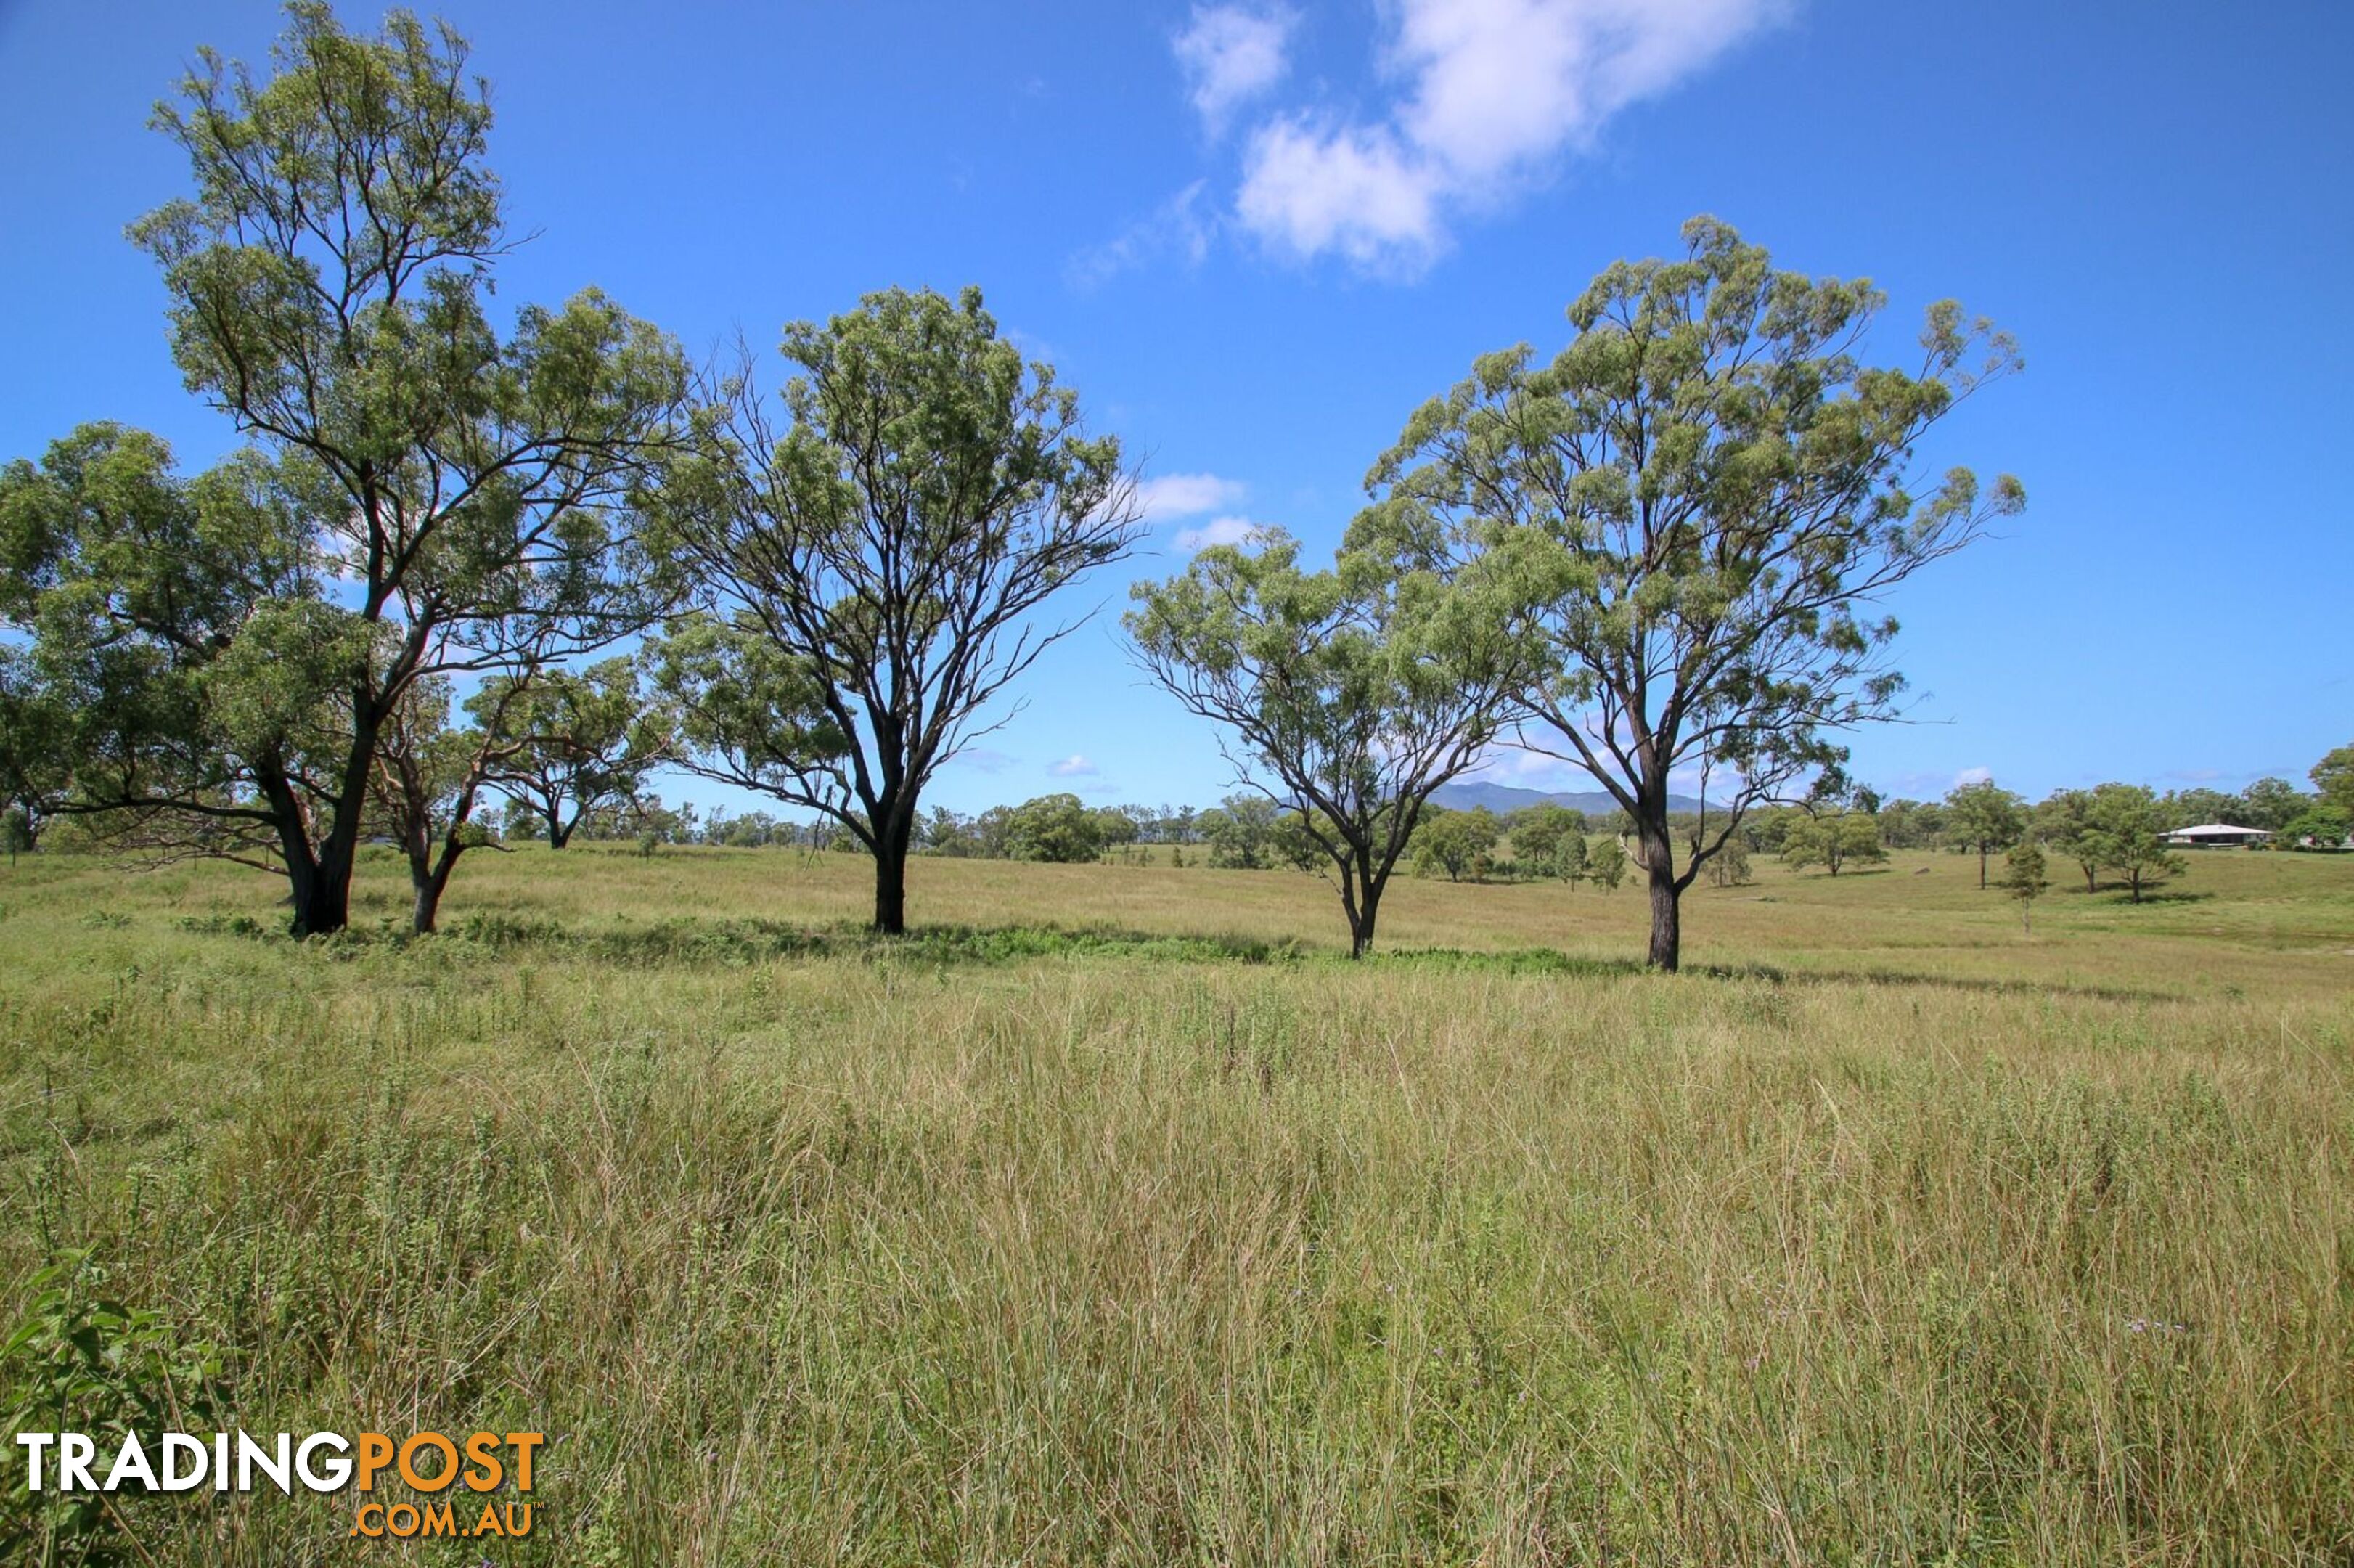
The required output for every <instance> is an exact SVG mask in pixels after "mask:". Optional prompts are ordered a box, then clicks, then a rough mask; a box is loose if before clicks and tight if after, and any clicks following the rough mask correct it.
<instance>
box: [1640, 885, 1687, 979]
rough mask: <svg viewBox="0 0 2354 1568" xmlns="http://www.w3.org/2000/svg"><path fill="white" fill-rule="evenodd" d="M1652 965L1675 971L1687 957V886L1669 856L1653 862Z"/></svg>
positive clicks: (1649, 960)
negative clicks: (1678, 879)
mask: <svg viewBox="0 0 2354 1568" xmlns="http://www.w3.org/2000/svg"><path fill="white" fill-rule="evenodd" d="M1650 872H1651V951H1650V956H1649V959H1647V960H1646V961H1647V962H1649V965H1650V966H1651V968H1653V969H1663V970H1665V971H1667V972H1668V973H1670V974H1672V973H1674V972H1675V970H1676V968H1677V966H1678V965H1679V964H1680V963H1681V962H1682V959H1683V889H1681V888H1680V887H1678V886H1677V885H1676V874H1675V871H1674V869H1673V868H1672V867H1671V866H1670V865H1669V864H1668V863H1666V860H1665V857H1661V858H1660V859H1658V860H1654V861H1653V862H1652V863H1651V867H1650Z"/></svg>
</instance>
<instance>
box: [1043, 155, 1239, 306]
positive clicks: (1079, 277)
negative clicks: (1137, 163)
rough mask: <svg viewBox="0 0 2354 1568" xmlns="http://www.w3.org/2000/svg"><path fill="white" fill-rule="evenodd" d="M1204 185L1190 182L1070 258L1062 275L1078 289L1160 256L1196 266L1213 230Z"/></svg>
mask: <svg viewBox="0 0 2354 1568" xmlns="http://www.w3.org/2000/svg"><path fill="white" fill-rule="evenodd" d="M1209 187H1210V182H1209V181H1207V180H1205V179H1204V180H1195V181H1194V182H1193V184H1192V185H1187V186H1186V187H1185V188H1184V189H1183V190H1182V191H1179V192H1178V193H1177V194H1176V195H1175V196H1171V197H1170V198H1169V199H1168V200H1167V201H1164V202H1162V203H1161V205H1160V206H1159V207H1154V208H1153V209H1152V211H1151V212H1150V214H1149V215H1147V216H1146V217H1141V218H1139V219H1138V220H1137V221H1136V222H1134V223H1132V224H1130V225H1129V226H1128V227H1127V228H1124V229H1122V230H1120V232H1119V233H1118V234H1117V235H1114V236H1113V237H1112V238H1109V239H1107V240H1105V241H1104V242H1103V243H1102V244H1101V245H1096V246H1090V247H1089V248H1087V249H1085V250H1082V251H1080V252H1079V253H1078V254H1077V255H1076V256H1073V257H1072V258H1071V259H1070V261H1069V262H1068V264H1067V265H1066V267H1065V268H1064V272H1065V274H1066V276H1067V277H1068V278H1069V279H1070V281H1071V282H1072V283H1073V284H1075V285H1076V286H1077V287H1079V288H1081V289H1094V288H1097V287H1098V286H1100V285H1101V284H1103V283H1104V282H1106V281H1108V280H1110V279H1112V278H1115V277H1117V276H1119V274H1120V273H1122V272H1125V271H1127V270H1129V269H1130V268H1132V267H1141V266H1144V265H1146V264H1147V263H1148V262H1152V261H1158V260H1161V258H1162V257H1164V256H1177V257H1182V259H1183V260H1184V261H1185V263H1186V265H1188V266H1199V265H1200V264H1201V261H1202V259H1203V258H1204V257H1205V256H1207V255H1208V254H1209V253H1210V240H1211V238H1212V237H1213V236H1214V235H1215V234H1216V233H1217V227H1218V226H1217V216H1216V214H1215V213H1214V212H1213V211H1212V210H1211V203H1210V200H1209V196H1208V193H1209Z"/></svg>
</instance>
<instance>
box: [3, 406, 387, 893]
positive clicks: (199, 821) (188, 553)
mask: <svg viewBox="0 0 2354 1568" xmlns="http://www.w3.org/2000/svg"><path fill="white" fill-rule="evenodd" d="M321 576H322V563H321V562H320V560H319V558H318V555H317V552H316V550H315V549H314V548H313V544H312V541H311V540H310V539H309V537H308V535H307V534H306V532H305V530H304V528H303V527H302V523H301V520H300V506H299V503H298V502H297V500H296V498H294V497H293V496H292V495H290V494H289V493H288V492H287V490H286V488H285V487H284V485H283V484H282V483H281V475H280V473H279V471H277V470H276V469H275V468H274V467H273V466H272V465H270V463H269V462H267V461H265V460H263V459H262V458H261V457H260V455H259V454H258V453H256V452H253V451H251V450H246V451H240V452H239V453H236V454H235V455H233V456H231V457H230V458H228V460H227V461H223V462H222V463H220V464H219V465H217V466H216V467H215V468H213V469H211V470H209V471H207V472H205V473H203V474H201V475H198V476H196V477H195V478H193V479H191V478H187V477H185V476H183V475H181V474H180V473H179V472H177V471H176V470H175V465H174V462H173V458H172V452H171V449H170V447H169V446H167V445H166V444H165V443H164V441H163V440H160V439H158V438H157V437H155V436H153V435H150V434H148V433H147V432H145V431H143V430H135V429H127V428H125V427H123V426H120V425H113V424H106V423H94V424H88V425H83V426H80V427H78V428H77V429H75V430H74V431H73V432H72V433H71V434H70V435H68V436H66V437H64V438H62V439H60V440H56V441H53V442H51V443H50V445H49V447H48V450H47V451H46V452H45V453H44V454H43V455H42V457H41V459H40V461H38V462H37V463H35V462H33V461H27V460H24V459H17V460H15V461H10V462H9V463H8V464H7V465H6V466H5V468H0V622H4V623H5V625H6V626H7V627H8V628H10V629H11V630H14V631H15V632H16V633H17V634H18V636H19V637H20V638H21V639H22V644H21V646H19V647H17V648H15V649H11V650H9V652H8V657H7V660H6V669H5V674H6V688H7V689H6V692H5V728H6V731H7V734H6V736H5V748H6V750H7V752H8V755H9V758H10V761H9V764H8V768H9V773H10V776H11V779H12V781H13V782H14V783H15V785H16V788H17V789H19V790H22V791H27V792H30V793H31V794H32V795H33V796H34V797H35V798H36V801H35V803H36V809H37V810H40V811H41V812H43V813H45V814H47V813H66V814H71V815H78V816H91V817H95V818H96V819H97V821H95V822H94V823H93V826H94V827H95V828H96V829H97V830H98V831H99V832H100V833H101V836H104V837H108V838H111V839H112V840H113V841H115V842H119V843H123V844H127V845H134V846H143V847H151V848H154V849H155V850H158V851H161V852H164V853H172V854H190V853H194V854H209V855H219V856H222V857H225V858H230V859H236V860H240V861H243V862H245V863H249V864H253V865H257V866H264V867H266V868H268V869H272V870H275V869H281V868H280V866H279V865H278V864H277V863H275V862H274V861H273V860H272V859H271V858H270V857H271V856H272V855H274V853H276V848H277V846H278V844H279V843H280V842H281V839H282V836H283V834H285V833H288V832H292V833H298V834H299V833H300V832H302V831H303V828H304V826H305V824H306V822H307V821H308V817H309V813H310V812H311V811H313V810H314V808H315V805H316V801H317V800H318V798H319V795H318V792H319V790H320V789H322V788H323V784H322V778H323V774H324V772H325V771H326V769H327V768H328V767H329V766H330V764H331V762H332V751H333V745H332V742H333V739H334V735H335V733H336V729H337V719H338V715H337V712H336V706H335V703H336V696H337V693H338V691H339V689H340V685H341V683H340V681H339V679H338V678H337V677H338V675H339V673H343V672H345V671H347V670H349V669H351V668H355V667H356V664H357V662H358V659H359V656H360V650H359V648H358V644H357V642H356V641H355V639H354V638H353V637H352V635H351V632H352V630H353V628H352V625H351V623H350V619H349V617H348V616H346V615H345V613H344V612H342V611H340V610H338V609H335V608H334V607H333V606H331V605H329V604H327V603H325V602H324V601H323V599H321V598H319V589H320V579H321Z"/></svg>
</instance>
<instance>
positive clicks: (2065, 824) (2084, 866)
mask: <svg viewBox="0 0 2354 1568" xmlns="http://www.w3.org/2000/svg"><path fill="white" fill-rule="evenodd" d="M2030 826H2031V832H2033V833H2034V834H2035V837H2036V839H2037V840H2038V841H2039V842H2041V843H2043V844H2045V845H2047V846H2049V847H2050V848H2051V849H2052V851H2053V852H2054V853H2059V854H2062V855H2064V856H2066V857H2067V858H2068V859H2070V860H2072V861H2074V862H2075V863H2076V869H2077V870H2079V871H2081V872H2083V873H2084V891H2085V892H2087V893H2097V892H2098V891H2100V885H2101V847H2100V844H2099V842H2098V841H2097V840H2096V839H2095V838H2094V834H2093V792H2092V791H2091V790H2089V789H2055V790H2053V791H2052V793H2051V794H2050V795H2048V796H2046V797H2045V798H2044V799H2043V800H2041V801H2040V802H2039V803H2038V804H2037V805H2036V808H2035V810H2034V813H2033V816H2032V817H2031V823H2030Z"/></svg>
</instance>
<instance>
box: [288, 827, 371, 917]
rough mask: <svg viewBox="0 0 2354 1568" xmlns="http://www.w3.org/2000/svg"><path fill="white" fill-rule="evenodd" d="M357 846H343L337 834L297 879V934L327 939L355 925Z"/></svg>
mask: <svg viewBox="0 0 2354 1568" xmlns="http://www.w3.org/2000/svg"><path fill="white" fill-rule="evenodd" d="M355 847H356V846H355V845H339V844H338V843H337V842H335V839H334V835H332V834H331V835H330V836H329V837H328V840H327V842H326V843H325V844H323V846H321V848H320V851H319V857H318V859H317V860H316V861H315V862H314V863H311V864H309V865H306V866H304V867H302V873H298V874H296V875H295V877H294V934H295V935H296V936H298V937H323V936H326V935H328V934H330V933H332V932H335V931H340V930H342V929H343V928H344V927H346V926H348V925H350V924H351V912H352V862H353V860H354V858H355V856H354V853H353V851H354V849H355Z"/></svg>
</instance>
